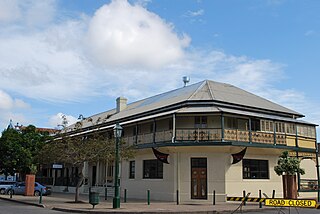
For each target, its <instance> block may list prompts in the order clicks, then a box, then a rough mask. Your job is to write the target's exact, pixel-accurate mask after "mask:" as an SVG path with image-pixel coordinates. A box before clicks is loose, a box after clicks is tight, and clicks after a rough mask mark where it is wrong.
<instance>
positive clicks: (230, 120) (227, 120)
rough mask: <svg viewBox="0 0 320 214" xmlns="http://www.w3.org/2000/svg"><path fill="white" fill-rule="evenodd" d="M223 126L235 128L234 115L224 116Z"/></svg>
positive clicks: (235, 120)
mask: <svg viewBox="0 0 320 214" xmlns="http://www.w3.org/2000/svg"><path fill="white" fill-rule="evenodd" d="M224 128H226V129H237V119H236V118H234V117H225V118H224Z"/></svg>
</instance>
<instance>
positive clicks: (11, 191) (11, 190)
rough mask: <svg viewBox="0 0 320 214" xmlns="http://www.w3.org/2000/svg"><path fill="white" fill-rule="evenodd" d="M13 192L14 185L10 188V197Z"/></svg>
mask: <svg viewBox="0 0 320 214" xmlns="http://www.w3.org/2000/svg"><path fill="white" fill-rule="evenodd" d="M12 193H13V189H12V187H11V188H10V198H12Z"/></svg>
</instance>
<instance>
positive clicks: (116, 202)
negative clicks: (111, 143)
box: [113, 123, 122, 209]
mask: <svg viewBox="0 0 320 214" xmlns="http://www.w3.org/2000/svg"><path fill="white" fill-rule="evenodd" d="M113 131H114V137H115V139H116V157H115V170H114V171H115V172H114V197H113V208H114V209H116V208H120V180H119V159H120V158H119V141H120V137H121V134H122V127H121V126H120V125H119V123H117V124H116V125H115V126H114V128H113Z"/></svg>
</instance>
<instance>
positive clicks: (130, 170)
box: [129, 161, 136, 179]
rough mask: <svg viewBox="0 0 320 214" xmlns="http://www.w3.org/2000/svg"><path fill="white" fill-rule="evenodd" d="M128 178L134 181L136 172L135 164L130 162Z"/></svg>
mask: <svg viewBox="0 0 320 214" xmlns="http://www.w3.org/2000/svg"><path fill="white" fill-rule="evenodd" d="M129 165H130V166H129V178H131V179H134V175H135V172H136V162H135V161H130V162H129Z"/></svg>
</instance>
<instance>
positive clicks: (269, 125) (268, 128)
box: [260, 120, 273, 132]
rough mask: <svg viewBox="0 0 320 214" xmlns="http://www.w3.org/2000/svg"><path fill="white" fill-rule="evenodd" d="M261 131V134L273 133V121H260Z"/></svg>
mask: <svg viewBox="0 0 320 214" xmlns="http://www.w3.org/2000/svg"><path fill="white" fill-rule="evenodd" d="M260 123H261V127H260V128H261V131H263V132H273V121H270V120H261V121H260Z"/></svg>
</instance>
